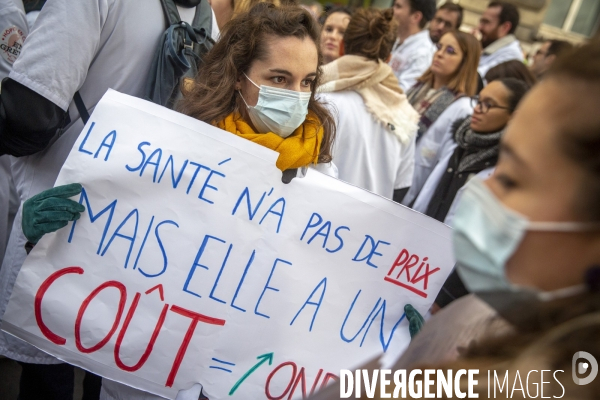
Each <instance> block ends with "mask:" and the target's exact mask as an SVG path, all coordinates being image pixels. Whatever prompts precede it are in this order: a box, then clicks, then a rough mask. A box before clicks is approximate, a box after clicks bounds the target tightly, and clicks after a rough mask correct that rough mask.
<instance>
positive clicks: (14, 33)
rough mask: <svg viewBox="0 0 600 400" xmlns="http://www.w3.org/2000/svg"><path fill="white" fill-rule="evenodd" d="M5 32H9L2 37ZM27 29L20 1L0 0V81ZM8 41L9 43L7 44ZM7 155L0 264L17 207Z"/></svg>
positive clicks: (0, 200) (0, 189)
mask: <svg viewBox="0 0 600 400" xmlns="http://www.w3.org/2000/svg"><path fill="white" fill-rule="evenodd" d="M5 32H7V33H8V32H10V33H9V34H8V36H6V37H5V36H4V35H3V34H4V33H5ZM28 32H29V29H28V26H27V20H26V18H25V11H24V9H23V2H22V1H21V0H0V37H2V39H0V43H1V44H4V45H5V46H7V47H5V48H2V49H0V81H1V80H2V79H4V78H6V77H7V76H8V74H9V73H10V71H11V70H12V65H13V62H14V60H16V55H15V54H14V53H13V52H12V50H13V49H16V48H17V46H15V44H17V45H18V46H21V45H22V44H23V41H24V40H25V38H26V37H27V35H28ZM11 44H12V45H11ZM10 164H11V159H10V156H7V155H5V156H1V157H0V264H1V263H2V259H3V258H4V252H5V250H6V245H7V243H8V237H9V236H10V231H11V229H12V222H13V220H14V218H15V214H16V212H17V210H18V208H19V200H18V196H17V191H16V188H15V184H14V182H13V179H12V173H11V170H10Z"/></svg>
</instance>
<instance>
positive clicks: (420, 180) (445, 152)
mask: <svg viewBox="0 0 600 400" xmlns="http://www.w3.org/2000/svg"><path fill="white" fill-rule="evenodd" d="M472 113H473V107H471V99H470V98H468V97H461V98H459V99H457V100H456V101H454V102H453V103H452V104H450V105H449V106H448V108H446V109H445V110H444V112H443V113H442V114H441V115H440V116H439V117H438V119H437V120H436V121H435V122H434V123H433V124H432V125H431V126H430V127H429V129H427V131H426V132H425V133H424V134H423V136H421V140H419V142H418V143H417V149H416V151H415V174H414V177H413V181H412V184H411V186H410V189H409V190H408V193H406V196H404V199H403V200H402V204H404V205H405V206H408V205H410V204H411V203H412V202H413V200H415V199H416V198H417V196H419V193H421V192H422V191H426V189H425V182H426V181H427V179H428V178H429V176H430V175H431V174H432V172H433V170H434V169H435V168H436V166H437V165H439V164H442V165H446V164H447V163H448V160H449V159H450V156H451V155H452V153H453V152H454V149H455V148H456V142H455V141H454V138H453V137H452V135H453V132H452V126H453V125H454V123H455V122H456V121H457V120H462V119H464V118H466V117H467V116H468V115H471V114H472ZM433 190H435V187H434V188H433ZM432 194H433V193H430V194H429V195H428V196H429V198H431V195H432ZM415 207H417V203H416V202H415V205H413V209H414V210H417V208H415ZM417 211H420V212H423V210H421V209H419V210H417Z"/></svg>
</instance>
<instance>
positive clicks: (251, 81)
mask: <svg viewBox="0 0 600 400" xmlns="http://www.w3.org/2000/svg"><path fill="white" fill-rule="evenodd" d="M242 74H244V76H245V77H246V79H248V80H249V81H250V83H252V84H253V85H254V86H256V87H257V88H258V90H260V86H258V85H257V84H256V83H254V81H253V80H252V79H250V78H249V77H248V75H246V73H245V72H242ZM238 92H239V94H240V97H241V98H242V101H243V102H244V104H245V105H246V108H250V106H249V105H248V103H247V102H246V99H244V95H242V90H241V89H238Z"/></svg>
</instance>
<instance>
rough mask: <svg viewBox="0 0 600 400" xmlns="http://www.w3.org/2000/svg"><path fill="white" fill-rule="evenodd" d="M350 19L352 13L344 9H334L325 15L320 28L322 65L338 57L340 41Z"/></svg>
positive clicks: (340, 46)
mask: <svg viewBox="0 0 600 400" xmlns="http://www.w3.org/2000/svg"><path fill="white" fill-rule="evenodd" d="M351 17H352V12H351V11H350V9H348V8H346V7H334V8H332V9H331V10H329V11H328V12H327V13H326V14H325V20H324V22H323V27H322V28H321V54H322V55H323V64H329V63H330V62H332V61H334V60H337V59H338V58H339V57H340V50H341V48H342V39H343V38H344V33H345V32H346V28H347V27H348V23H349V22H350V18H351Z"/></svg>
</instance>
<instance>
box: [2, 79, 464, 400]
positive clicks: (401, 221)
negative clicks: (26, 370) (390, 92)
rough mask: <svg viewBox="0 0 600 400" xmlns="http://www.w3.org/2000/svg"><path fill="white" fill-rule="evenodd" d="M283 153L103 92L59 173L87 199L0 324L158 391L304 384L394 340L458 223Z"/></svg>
mask: <svg viewBox="0 0 600 400" xmlns="http://www.w3.org/2000/svg"><path fill="white" fill-rule="evenodd" d="M340 134H343V132H341V133H340ZM276 158H277V153H275V152H273V151H271V150H269V149H266V148H264V147H261V146H259V145H256V144H253V143H251V142H249V141H246V140H244V139H241V138H238V137H236V136H235V135H232V134H230V133H227V132H224V131H221V130H219V129H217V128H215V127H212V126H209V125H208V124H205V123H203V122H200V121H198V120H195V119H193V118H190V117H187V116H184V115H181V114H178V113H176V112H173V111H171V110H168V109H166V108H163V107H160V106H157V105H155V104H152V103H149V102H146V101H143V100H140V99H137V98H133V97H130V96H126V95H123V94H120V93H117V92H114V91H109V92H107V93H106V94H105V96H104V97H103V98H102V100H101V101H100V103H99V104H98V105H97V106H96V109H95V111H94V113H93V114H92V116H91V118H90V120H89V121H88V124H87V125H86V126H85V128H84V130H83V131H82V133H81V135H80V137H79V139H78V140H77V142H76V143H75V145H74V147H73V149H72V151H71V153H70V155H69V158H68V159H67V161H66V162H65V165H64V166H63V168H62V170H61V172H60V175H59V177H58V180H57V182H56V185H62V184H66V183H73V182H79V183H81V184H82V185H83V187H84V191H83V193H82V195H81V196H78V197H77V198H74V199H75V200H78V201H80V202H81V203H82V204H84V205H85V207H86V212H84V213H83V214H82V216H81V218H80V219H79V220H78V221H76V222H75V223H71V224H69V225H68V226H67V227H65V228H63V229H61V230H59V231H57V232H55V233H52V234H49V235H46V236H45V237H44V238H43V239H42V240H41V241H40V242H39V243H38V245H37V246H36V247H35V248H34V250H33V251H32V253H31V254H30V255H29V257H28V258H27V260H26V261H25V264H24V265H23V267H22V269H21V271H20V274H19V276H18V278H17V282H16V285H15V287H14V290H13V292H12V296H11V299H10V304H9V305H8V308H7V310H6V313H5V315H4V320H3V323H2V329H3V330H5V331H6V332H8V333H10V334H12V335H15V336H17V337H20V338H22V339H24V340H26V341H28V342H30V343H32V344H33V345H35V346H37V347H39V348H40V349H42V350H44V351H46V352H48V353H50V354H52V355H54V356H56V357H58V358H60V359H62V360H64V361H66V362H69V363H72V364H75V365H79V366H81V367H83V368H85V369H89V370H91V371H94V372H95V373H97V374H99V375H102V376H103V377H106V378H108V379H113V380H117V381H120V382H123V383H125V384H127V385H130V386H134V387H137V388H140V389H143V390H145V391H148V392H152V393H155V394H157V395H160V396H164V397H167V398H174V397H175V396H176V394H177V391H178V390H179V389H185V388H189V387H190V386H191V385H192V384H194V383H195V382H199V383H201V384H202V385H203V388H204V393H205V394H206V395H207V396H208V397H209V398H211V399H225V398H231V399H261V398H296V399H297V398H303V397H307V396H308V395H309V394H310V393H311V392H314V391H316V390H318V389H319V388H321V387H323V386H325V385H327V384H332V383H334V382H335V381H336V379H337V376H338V375H339V370H340V369H345V368H351V367H354V366H358V365H361V364H364V363H365V362H366V361H367V360H370V359H372V358H373V357H375V356H377V355H380V354H382V353H385V354H386V355H398V354H400V353H401V352H402V351H403V350H404V349H405V348H406V346H407V345H408V343H409V341H410V337H409V333H408V323H407V321H406V318H405V316H404V312H403V307H404V305H405V304H407V303H411V304H413V305H414V306H415V308H417V309H418V310H419V311H420V312H421V313H423V314H424V313H425V312H426V311H427V309H428V308H429V307H430V305H431V303H432V301H433V299H434V298H435V296H436V294H437V293H438V291H439V289H440V287H441V285H442V284H443V282H444V280H445V279H446V277H447V275H448V274H449V272H450V270H451V268H452V266H453V257H452V251H451V243H450V228H448V227H447V226H445V225H443V224H441V223H438V222H437V221H434V220H433V219H430V218H428V217H425V216H423V215H421V214H419V213H416V212H413V211H411V210H409V209H407V208H404V207H402V206H400V205H398V204H396V203H393V202H391V201H389V200H387V199H384V198H382V197H379V196H376V195H374V194H371V193H369V192H367V191H364V190H362V189H359V188H356V187H353V186H351V185H348V184H346V183H343V182H341V181H339V180H336V179H333V178H331V177H328V176H326V175H323V174H321V173H318V172H316V171H314V170H310V169H309V170H308V173H307V175H306V176H305V177H304V178H295V179H294V180H293V181H292V182H291V183H290V184H287V185H286V184H283V183H282V182H281V172H280V171H279V170H278V169H277V168H276V167H275V160H276Z"/></svg>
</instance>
